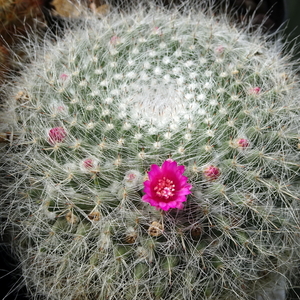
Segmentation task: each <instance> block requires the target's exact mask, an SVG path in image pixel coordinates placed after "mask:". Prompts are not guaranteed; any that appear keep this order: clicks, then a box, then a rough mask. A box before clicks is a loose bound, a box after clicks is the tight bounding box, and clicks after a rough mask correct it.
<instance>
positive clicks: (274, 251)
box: [3, 9, 300, 300]
mask: <svg viewBox="0 0 300 300" xmlns="http://www.w3.org/2000/svg"><path fill="white" fill-rule="evenodd" d="M267 39H268V38H267V37H264V36H260V35H259V34H258V33H256V34H255V33H252V34H250V33H248V32H247V31H246V30H244V31H242V30H240V29H238V28H235V27H234V26H232V25H230V24H229V23H228V22H227V21H226V19H225V18H223V17H219V18H218V19H216V18H215V17H210V16H207V15H205V14H203V13H202V12H197V13H194V12H193V13H190V14H188V13H178V12H175V11H164V10H161V9H155V10H151V9H150V11H147V12H144V11H143V10H142V9H137V10H136V11H134V12H132V13H128V14H126V15H122V16H121V15H119V14H118V13H116V12H112V13H111V14H110V15H108V16H107V17H103V18H99V19H98V18H97V17H96V16H90V17H89V18H87V19H86V20H84V21H83V22H78V24H75V25H74V24H73V25H70V29H69V31H68V32H67V33H66V35H65V36H64V38H62V39H59V40H57V41H56V42H53V41H52V42H47V41H44V45H43V46H41V43H40V44H36V45H35V49H36V53H34V55H33V57H32V60H33V61H32V63H31V64H30V65H29V66H26V67H25V68H24V71H23V73H22V76H21V77H20V78H18V79H16V82H17V83H14V87H12V88H11V89H9V90H6V91H5V93H6V95H7V97H8V98H10V99H12V98H13V99H15V102H14V106H15V115H16V118H15V132H17V133H18V136H19V138H18V139H17V140H16V142H15V147H13V148H12V149H11V151H10V153H9V154H8V155H7V159H6V162H5V167H6V168H8V169H9V172H10V174H11V178H12V179H11V181H10V183H9V187H8V192H7V193H6V196H5V201H4V203H5V205H3V207H4V208H3V216H4V217H5V218H6V219H7V223H6V225H4V226H3V227H6V226H7V225H8V224H9V225H10V226H11V227H12V228H13V230H12V234H13V236H14V242H13V243H14V245H13V246H14V249H15V251H16V253H17V254H18V256H19V258H20V260H21V261H22V268H23V274H24V280H25V282H26V284H27V286H28V288H29V289H30V290H31V291H32V293H33V294H34V295H35V296H36V297H38V296H40V295H44V296H47V297H48V298H49V299H57V300H62V299H64V300H71V299H82V300H87V299H99V300H104V299H111V300H113V299H116V300H117V299H118V300H119V299H124V300H125V299H128V300H132V299H137V300H138V299H145V300H146V299H147V300H158V299H172V300H173V299H174V300H175V299H178V300H188V299H189V300H190V299H207V300H208V299H220V300H221V299H258V297H259V295H265V294H267V293H268V291H269V290H270V289H274V285H276V282H278V281H280V280H281V279H282V278H283V277H286V278H287V279H289V278H290V273H291V271H292V269H293V267H295V266H296V263H297V261H299V253H298V252H299V251H297V247H298V248H299V233H298V231H299V225H300V224H299V220H300V219H299V203H300V202H299V200H300V199H299V194H300V193H299V192H300V188H299V180H300V178H299V161H300V155H299V149H300V146H299V137H300V128H299V124H300V122H299V90H300V87H299V81H298V79H297V77H296V75H295V72H294V71H293V70H292V66H290V64H289V62H288V58H287V57H284V56H283V57H282V56H281V50H282V46H280V44H279V43H278V44H277V43H275V42H271V41H267ZM8 203H9V204H8Z"/></svg>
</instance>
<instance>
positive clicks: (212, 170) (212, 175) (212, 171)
mask: <svg viewBox="0 0 300 300" xmlns="http://www.w3.org/2000/svg"><path fill="white" fill-rule="evenodd" d="M203 174H204V176H205V177H206V179H208V180H215V179H218V177H219V176H220V175H221V171H220V169H219V168H218V167H216V166H213V165H210V166H208V167H206V168H205V169H204V170H203Z"/></svg>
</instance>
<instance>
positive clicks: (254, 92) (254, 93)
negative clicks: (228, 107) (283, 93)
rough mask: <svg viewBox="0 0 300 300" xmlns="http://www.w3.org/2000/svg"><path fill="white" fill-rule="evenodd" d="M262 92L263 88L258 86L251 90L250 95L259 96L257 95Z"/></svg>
mask: <svg viewBox="0 0 300 300" xmlns="http://www.w3.org/2000/svg"><path fill="white" fill-rule="evenodd" d="M260 91H261V88H260V87H258V86H256V87H254V88H251V89H250V90H249V93H250V94H252V95H257V94H259V93H260Z"/></svg>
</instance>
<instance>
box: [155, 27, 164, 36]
mask: <svg viewBox="0 0 300 300" xmlns="http://www.w3.org/2000/svg"><path fill="white" fill-rule="evenodd" d="M153 33H154V34H158V35H161V34H162V32H161V29H160V28H159V27H157V26H156V27H154V28H153Z"/></svg>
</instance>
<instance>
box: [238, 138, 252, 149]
mask: <svg viewBox="0 0 300 300" xmlns="http://www.w3.org/2000/svg"><path fill="white" fill-rule="evenodd" d="M236 143H237V145H238V147H239V148H243V149H245V148H247V147H249V146H250V143H249V141H248V140H247V139H238V140H237V142H236Z"/></svg>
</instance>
